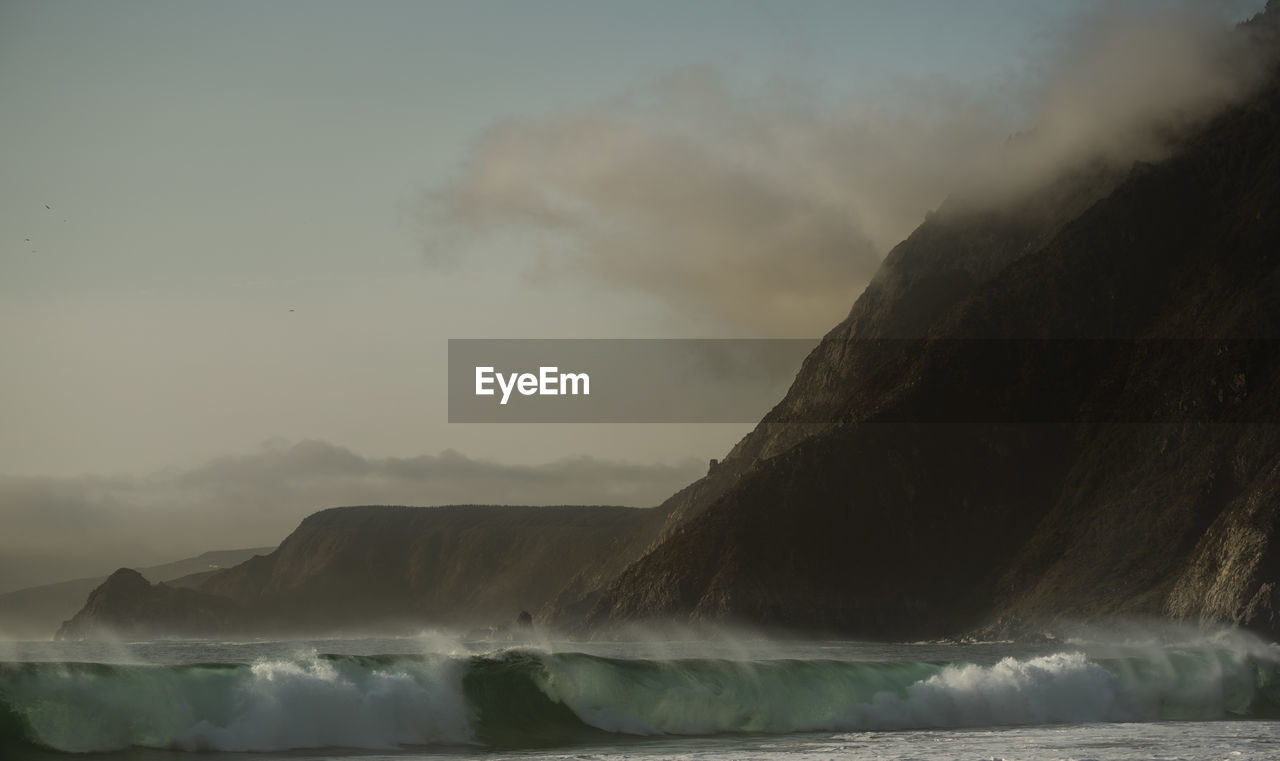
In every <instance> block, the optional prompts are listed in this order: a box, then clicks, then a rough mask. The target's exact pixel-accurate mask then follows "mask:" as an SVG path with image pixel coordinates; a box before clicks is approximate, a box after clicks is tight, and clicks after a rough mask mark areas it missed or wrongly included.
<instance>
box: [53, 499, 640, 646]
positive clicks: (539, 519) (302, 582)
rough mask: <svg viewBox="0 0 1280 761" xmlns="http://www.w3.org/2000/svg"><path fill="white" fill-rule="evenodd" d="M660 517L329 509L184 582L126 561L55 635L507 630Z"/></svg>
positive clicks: (525, 510) (614, 511) (627, 511)
mask: <svg viewBox="0 0 1280 761" xmlns="http://www.w3.org/2000/svg"><path fill="white" fill-rule="evenodd" d="M656 517H657V514H656V513H654V512H653V511H651V510H644V509H637V508H627V507H495V506H485V505H462V506H449V507H386V506H371V507H341V508H333V509H329V510H323V511H321V512H318V513H315V514H313V515H311V516H308V517H307V518H306V519H305V520H303V521H302V523H301V524H300V525H299V526H298V528H297V529H295V530H294V531H293V533H291V534H290V535H289V536H288V537H287V538H286V539H285V540H284V541H283V542H281V544H280V546H279V547H278V548H276V550H274V551H273V552H271V553H269V554H266V555H259V556H257V557H253V558H251V559H249V560H247V561H245V562H243V563H241V564H239V565H237V566H235V567H233V568H228V569H226V570H222V571H218V572H215V573H213V574H210V575H207V576H205V577H204V578H202V579H200V580H198V582H197V583H195V584H194V585H193V587H192V588H191V589H174V588H171V587H169V586H168V585H164V584H157V585H150V584H148V583H147V581H146V579H145V578H143V577H142V576H141V575H140V574H137V573H136V572H134V571H129V570H128V569H121V570H120V571H117V572H116V574H115V575H113V576H112V578H111V579H109V580H108V582H107V583H105V584H103V585H102V586H101V587H99V588H98V589H97V590H95V591H94V593H93V596H92V597H90V600H89V603H88V605H86V606H85V608H84V609H83V610H82V611H81V612H80V613H79V614H77V616H76V617H75V618H74V619H72V620H71V621H68V622H67V624H66V625H64V626H63V628H62V629H61V630H60V631H59V635H58V636H59V637H67V638H81V637H94V636H100V635H103V634H124V635H127V636H143V635H147V636H152V635H172V634H177V635H189V634H196V633H209V634H212V633H216V634H225V633H241V634H247V633H256V634H260V633H295V632H336V631H362V630H370V629H377V630H379V631H386V630H389V629H395V630H401V629H405V630H408V629H414V628H420V627H422V626H427V625H454V626H495V625H504V624H509V623H511V622H512V621H514V620H515V619H516V617H517V615H518V614H520V613H521V612H528V611H538V610H540V609H541V608H542V607H543V606H545V605H546V604H547V603H548V602H549V601H550V600H551V599H552V598H553V597H554V596H555V594H556V593H557V592H558V591H559V590H560V589H561V588H563V587H564V586H565V585H566V584H567V583H569V580H570V579H572V578H574V577H575V576H576V575H579V574H580V573H582V572H583V570H584V569H588V568H593V567H608V565H609V564H610V563H611V562H613V559H614V556H615V555H616V554H617V544H618V542H619V541H620V540H621V538H622V537H624V536H627V535H630V534H633V533H637V532H643V531H644V530H645V527H646V526H649V525H656V524H655V521H654V519H655V518H656Z"/></svg>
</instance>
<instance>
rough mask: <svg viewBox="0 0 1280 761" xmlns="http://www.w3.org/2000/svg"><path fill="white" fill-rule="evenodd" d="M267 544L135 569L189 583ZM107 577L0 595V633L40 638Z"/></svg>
mask: <svg viewBox="0 0 1280 761" xmlns="http://www.w3.org/2000/svg"><path fill="white" fill-rule="evenodd" d="M270 551H271V548H270V547H255V548H252V549H246V550H214V551H212V552H205V553H202V554H200V555H197V556H196V557H193V558H185V559H183V560H177V561H174V562H172V563H165V564H163V565H157V566H150V567H148V568H142V569H139V570H140V571H141V572H142V573H143V574H144V575H145V576H147V577H148V578H152V579H156V580H157V581H163V582H167V583H169V584H170V585H174V586H191V585H192V584H194V583H197V582H198V581H199V580H200V577H201V576H202V575H204V574H207V573H210V572H212V571H216V570H218V569H221V568H230V567H231V566H234V565H238V564H239V563H241V562H243V561H245V560H248V559H249V558H251V557H253V556H254V555H263V554H266V553H268V552H270ZM106 580H107V577H105V576H99V577H96V578H87V579H72V580H70V581H62V582H58V583H56V584H42V585H40V586H37V587H29V588H27V589H19V590H17V591H14V592H9V593H6V594H3V595H0V634H3V635H4V636H6V637H11V638H17V639H44V638H47V637H49V636H50V635H51V634H53V632H54V631H55V630H56V629H57V628H58V625H59V624H61V623H62V622H63V621H65V620H67V619H69V618H71V617H72V615H74V614H75V613H76V611H78V610H79V609H80V608H81V607H82V606H83V605H84V604H85V599H86V598H87V597H88V596H89V593H90V592H92V591H93V590H94V589H95V588H97V587H98V586H99V585H101V584H102V583H103V582H104V581H106Z"/></svg>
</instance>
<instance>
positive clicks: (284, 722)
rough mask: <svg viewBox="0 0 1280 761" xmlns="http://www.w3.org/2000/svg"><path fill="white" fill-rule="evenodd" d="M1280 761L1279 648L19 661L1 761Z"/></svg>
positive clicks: (1104, 640)
mask: <svg viewBox="0 0 1280 761" xmlns="http://www.w3.org/2000/svg"><path fill="white" fill-rule="evenodd" d="M68 758H76V759H86V760H88V759H102V760H103V761H107V760H110V761H121V760H123V759H131V760H137V761H175V760H176V759H183V760H184V761H215V760H220V759H227V761H256V760H267V759H271V760H273V761H300V760H302V759H326V760H332V759H359V760H360V761H375V760H377V759H394V760H395V761H405V760H407V759H432V760H433V761H442V760H444V759H468V760H469V761H486V760H488V759H508V758H510V759H516V758H519V759H667V758H672V759H705V760H707V761H725V760H728V759H764V758H783V759H903V760H905V759H913V760H918V761H929V760H932V759H1024V760H1025V761H1040V760H1042V759H1077V760H1083V759H1116V760H1119V759H1197V760H1199V759H1204V760H1205V761H1208V760H1210V759H1212V760H1213V761H1224V760H1230V761H1250V760H1259V761H1260V760H1261V759H1280V647H1277V646H1276V645H1274V644H1271V643H1267V642H1264V641H1262V640H1260V639H1257V638H1256V637H1254V636H1252V635H1249V634H1247V633H1244V632H1240V631H1235V630H1224V631H1218V632H1213V633H1202V632H1185V631H1181V630H1175V631H1160V632H1158V633H1155V634H1152V633H1150V632H1146V631H1140V630H1125V631H1121V632H1108V633H1101V634H1096V633H1095V634H1091V635H1088V636H1083V637H1080V638H1070V639H1063V640H1044V641H1039V642H1036V643H1030V644H1028V643H1022V644H1020V643H1015V642H969V643H927V642H921V643H904V644H876V643H865V642H848V641H821V640H794V639H777V638H769V637H763V636H755V635H752V634H750V633H743V632H734V633H732V634H729V633H719V634H713V635H710V636H708V635H706V633H700V634H699V635H698V636H696V637H694V636H688V637H683V636H672V635H670V634H663V635H661V636H657V635H653V634H647V633H644V632H633V633H631V634H629V635H628V636H626V637H625V638H621V639H611V640H608V641H585V642H584V641H572V640H560V639H542V638H530V641H527V642H514V641H510V640H508V639H499V640H494V639H469V638H467V637H465V636H462V637H459V636H454V635H451V634H448V633H443V632H437V631H430V632H422V633H420V634H417V635H414V636H402V637H390V638H388V637H356V638H343V639H316V640H285V641H279V640H251V641H248V640H247V641H213V640H162V641H148V642H6V643H0V759H6V760H8V759H12V760H14V761H21V760H23V759H50V760H51V759H68Z"/></svg>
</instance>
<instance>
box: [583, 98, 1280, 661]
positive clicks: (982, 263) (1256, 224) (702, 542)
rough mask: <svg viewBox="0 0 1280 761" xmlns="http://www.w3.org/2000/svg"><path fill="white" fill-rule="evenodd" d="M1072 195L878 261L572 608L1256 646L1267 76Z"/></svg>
mask: <svg viewBox="0 0 1280 761" xmlns="http://www.w3.org/2000/svg"><path fill="white" fill-rule="evenodd" d="M1066 182H1067V184H1066V185H1061V184H1060V185H1057V186H1055V187H1054V188H1051V190H1050V192H1049V193H1048V195H1045V196H1042V197H1040V198H1030V199H1027V201H1025V202H1024V204H1023V205H1021V206H1015V207H1012V208H1006V210H1005V211H1004V212H1000V213H997V212H990V213H987V214H986V215H982V214H975V213H974V212H972V210H964V209H953V210H948V209H944V210H943V212H940V213H939V214H936V215H934V216H933V217H931V218H930V219H929V220H927V221H926V222H925V224H924V225H922V226H921V228H920V229H919V230H917V231H916V233H915V234H913V235H912V236H911V237H910V238H909V239H908V240H907V241H905V242H904V243H903V244H902V245H900V246H899V247H898V248H897V249H895V251H894V252H893V254H892V255H891V256H890V257H889V259H888V260H887V261H886V263H885V271H884V272H883V273H882V276H881V277H880V278H878V279H877V283H875V284H873V286H872V287H871V288H869V289H868V290H867V292H866V293H865V294H864V295H863V296H862V298H860V299H859V300H858V303H857V304H856V305H855V307H854V309H853V312H852V313H851V314H850V317H849V318H848V319H847V320H846V321H845V322H844V323H842V324H841V325H840V326H839V327H837V328H836V330H834V331H833V332H832V333H831V334H829V335H828V336H827V337H826V339H825V340H824V341H823V343H822V344H821V345H820V346H819V347H818V348H817V349H816V350H815V351H814V353H813V354H812V355H811V356H810V357H809V358H808V360H806V362H805V364H804V367H803V368H802V370H801V373H800V375H799V377H798V378H797V380H796V383H795V385H794V386H793V388H792V390H791V392H790V393H789V394H788V396H787V398H786V399H785V400H784V401H783V402H782V403H781V404H780V405H779V406H778V407H777V408H776V409H775V410H774V411H773V412H772V413H770V416H769V417H767V418H766V419H765V421H764V423H762V425H761V427H760V428H758V429H757V430H756V431H755V432H754V433H753V434H752V435H750V436H748V437H747V438H746V439H744V441H743V442H742V443H741V444H740V445H739V446H738V448H737V449H735V451H734V454H733V455H732V456H731V457H730V458H729V460H728V462H729V463H731V465H730V468H729V469H728V472H726V473H725V474H723V475H722V478H723V479H724V481H723V482H722V483H720V484H719V485H718V487H717V489H716V490H714V492H715V493H714V494H713V495H712V496H711V498H710V499H706V500H703V501H698V500H689V501H687V502H686V503H685V504H682V505H679V506H677V508H676V509H675V510H673V511H672V514H671V516H670V517H669V519H668V523H667V526H666V529H665V534H664V540H663V541H661V542H660V543H658V544H657V545H655V546H654V547H652V548H651V549H650V551H649V552H648V553H647V554H646V555H645V556H644V557H643V558H642V559H641V560H639V561H637V562H636V563H634V564H633V565H631V566H630V567H629V568H628V569H627V570H626V571H625V572H623V573H622V574H621V575H620V576H619V578H618V579H617V581H615V582H614V583H613V584H612V585H611V586H610V588H609V589H608V590H606V591H605V592H604V593H603V594H602V595H601V596H600V598H599V601H598V603H597V605H596V606H595V608H594V610H593V613H592V615H591V617H590V620H591V622H592V623H593V624H595V625H605V624H608V623H610V622H617V621H626V620H634V619H646V618H653V617H664V618H665V617H676V618H681V619H685V618H688V619H694V620H743V621H749V622H755V623H769V624H780V625H788V626H801V627H819V628H831V629H836V630H839V631H841V632H844V633H851V634H856V635H860V636H877V637H917V636H936V635H947V634H956V633H960V632H963V631H966V630H968V629H971V628H973V627H976V626H980V625H983V624H987V623H988V622H989V621H991V620H993V619H994V620H995V621H997V623H996V624H994V625H989V626H988V631H1001V632H1019V631H1025V630H1026V629H1027V628H1028V627H1039V626H1042V625H1045V624H1047V623H1048V624H1051V623H1053V622H1054V621H1061V620H1063V619H1095V618H1099V617H1105V616H1112V615H1161V616H1172V617H1176V618H1184V619H1193V620H1215V621H1230V622H1235V623H1240V624H1244V625H1248V626H1254V627H1256V628H1260V629H1263V630H1266V631H1268V632H1270V633H1273V634H1274V633H1277V630H1276V628H1275V627H1276V622H1277V614H1276V610H1277V605H1278V604H1280V597H1278V596H1277V590H1276V586H1277V582H1280V576H1277V565H1278V562H1277V559H1276V558H1277V555H1276V551H1275V550H1274V549H1273V545H1274V541H1273V537H1275V534H1276V529H1277V523H1276V508H1275V505H1276V504H1277V503H1278V502H1280V490H1277V485H1278V483H1277V468H1278V467H1280V436H1278V435H1277V426H1276V424H1277V422H1278V420H1277V418H1278V414H1277V404H1278V402H1280V385H1278V382H1277V377H1278V374H1280V362H1278V361H1277V355H1278V352H1277V346H1278V344H1277V343H1276V341H1275V340H1274V339H1277V338H1280V270H1278V269H1277V267H1278V265H1280V86H1278V85H1277V84H1276V83H1275V81H1274V80H1273V82H1272V84H1271V85H1270V86H1269V87H1266V88H1264V89H1263V90H1262V91H1261V92H1259V93H1258V94H1257V95H1256V96H1255V97H1253V98H1252V99H1251V100H1249V102H1247V103H1245V104H1243V105H1240V106H1238V107H1235V108H1232V109H1230V110H1229V111H1228V112H1226V113H1223V114H1220V115H1219V116H1218V117H1217V118H1216V119H1215V120H1214V121H1213V122H1212V123H1211V124H1209V125H1207V126H1206V127H1205V128H1203V130H1202V131H1201V132H1199V133H1198V134H1196V135H1194V136H1191V137H1188V138H1187V139H1186V141H1185V143H1184V144H1183V145H1182V146H1181V147H1180V148H1179V150H1178V151H1177V152H1176V153H1175V154H1174V155H1173V156H1171V157H1169V158H1168V159H1166V160H1164V161H1162V162H1160V163H1158V164H1155V165H1150V164H1138V165H1135V166H1133V167H1131V168H1128V169H1127V170H1125V171H1123V172H1121V173H1120V174H1119V175H1114V174H1111V173H1109V172H1107V171H1100V172H1097V173H1084V174H1081V175H1079V176H1078V177H1077V178H1074V179H1073V178H1068V180H1067V181H1066ZM1037 210H1039V213H1036V212H1037ZM886 339H913V340H886ZM1241 339H1244V340H1241Z"/></svg>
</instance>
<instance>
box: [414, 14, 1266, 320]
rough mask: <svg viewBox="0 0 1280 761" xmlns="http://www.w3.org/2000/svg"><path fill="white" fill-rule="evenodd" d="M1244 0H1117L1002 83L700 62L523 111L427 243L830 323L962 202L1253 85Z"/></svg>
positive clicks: (434, 205) (675, 299)
mask: <svg viewBox="0 0 1280 761" xmlns="http://www.w3.org/2000/svg"><path fill="white" fill-rule="evenodd" d="M1226 11H1227V7H1226V5H1225V4H1220V3H1209V4H1206V3H1194V4H1193V3H1164V4H1158V5H1154V6H1153V5H1151V4H1143V5H1139V4H1137V3H1111V4H1104V5H1102V6H1100V8H1099V9H1098V10H1097V11H1096V12H1094V13H1091V14H1089V15H1086V16H1085V17H1083V18H1082V19H1080V20H1079V21H1078V23H1077V24H1076V25H1075V26H1074V27H1072V28H1071V29H1069V30H1067V31H1066V32H1065V33H1064V34H1063V35H1062V37H1061V39H1059V40H1057V41H1050V44H1047V45H1041V49H1043V50H1045V51H1047V52H1046V53H1045V55H1044V56H1043V57H1041V58H1040V59H1037V60H1035V61H1030V62H1029V65H1028V67H1027V69H1026V73H1024V74H1022V75H1019V76H1017V77H1014V78H1013V79H1012V80H1011V81H1009V82H1007V83H1005V85H1004V86H1002V87H999V88H993V89H992V90H980V89H976V88H974V87H971V86H965V85H961V84H957V83H954V82H950V81H948V80H946V79H944V78H942V77H938V78H934V79H930V80H928V81H901V82H898V83H896V85H895V86H894V88H893V90H892V91H889V92H885V93H884V94H883V97H880V98H876V99H870V100H862V101H859V102H835V101H832V100H831V99H829V98H824V97H823V96H822V95H821V94H820V93H819V92H818V91H816V90H807V89H806V88H804V87H803V86H797V85H795V84H794V83H793V84H792V85H790V86H788V87H786V88H777V89H773V90H767V91H763V92H744V91H741V90H740V89H735V88H734V87H732V86H731V85H730V84H729V83H728V82H727V80H726V78H725V77H724V76H722V75H721V73H720V72H718V71H716V70H715V69H713V68H710V67H704V66H694V67H689V68H684V69H681V70H679V71H676V72H674V73H672V74H670V75H669V76H666V77H664V78H662V79H661V80H659V81H657V82H656V83H654V84H652V85H651V86H648V87H645V88H641V89H640V90H638V91H636V92H632V93H628V94H626V95H625V96H622V97H619V98H616V99H614V100H612V101H609V102H607V103H601V104H599V105H598V106H597V107H595V108H592V109H585V110H581V111H576V112H568V113H555V114H551V115H547V116H544V117H541V118H522V119H512V120H509V121H505V122H503V123H500V124H496V125H494V126H493V127H492V128H491V129H489V130H488V131H487V132H486V133H485V134H483V135H482V136H481V137H480V138H479V139H478V140H477V142H476V143H475V146H474V149H473V151H472V153H471V155H470V156H469V158H468V160H467V162H466V164H465V167H464V169H463V171H462V172H461V173H460V175H459V176H458V177H457V178H456V179H455V181H453V182H452V183H451V184H449V185H447V186H446V187H443V188H439V189H437V190H436V191H435V192H433V193H431V194H430V195H429V199H428V203H427V204H426V208H425V212H424V216H423V223H424V224H423V229H424V240H425V243H426V247H427V251H428V255H429V257H430V258H431V259H433V260H434V261H436V262H440V263H449V264H456V263H457V261H456V260H457V258H458V257H460V256H465V255H467V253H466V252H468V251H472V252H475V251H479V250H482V247H477V246H475V245H472V244H475V243H477V242H478V241H479V240H481V239H488V238H491V237H493V236H497V238H499V239H502V240H503V241H504V242H506V243H507V244H508V246H507V248H509V249H515V250H518V251H521V252H523V253H524V254H525V255H526V256H527V259H526V260H525V262H524V265H523V266H525V268H526V271H527V272H528V274H529V275H530V277H531V279H533V280H534V281H536V280H538V279H539V278H557V279H559V278H565V277H580V278H584V279H586V280H589V281H593V282H595V283H598V284H603V285H606V286H609V287H613V288H620V289H630V290H636V291H641V292H644V293H647V294H650V295H652V296H654V297H656V298H658V299H659V300H661V301H662V302H664V303H666V304H667V305H668V306H669V307H670V308H672V309H673V310H675V311H676V312H677V313H679V314H682V315H685V316H688V317H690V318H693V319H700V320H708V321H710V322H711V323H712V324H719V325H723V326H726V327H728V328H730V329H731V330H735V331H738V332H744V333H746V334H751V335H759V336H811V335H820V334H822V333H823V332H825V331H826V330H827V329H829V328H830V327H831V325H833V324H834V323H835V322H837V321H838V320H839V319H840V318H841V317H843V316H844V314H845V313H846V312H847V310H848V308H849V306H850V305H851V303H852V302H853V300H854V298H855V297H856V296H857V294H858V293H859V292H860V291H861V289H862V288H863V287H864V286H865V284H866V283H867V282H868V281H869V280H870V278H871V276H872V275H873V273H874V272H875V270H876V268H877V267H878V266H879V262H880V261H881V259H882V258H883V256H884V255H885V254H886V253H887V252H888V250H889V249H890V248H891V247H892V246H893V245H895V244H896V243H897V242H898V241H900V240H902V239H903V238H904V237H905V236H906V235H907V234H908V233H909V232H910V231H911V230H912V229H913V228H914V227H915V226H916V225H917V224H919V222H920V221H921V220H922V219H923V217H924V214H925V213H926V212H927V211H929V210H930V209H933V208H935V207H937V206H938V205H939V204H940V203H941V202H942V201H943V199H944V198H946V197H947V196H948V195H956V196H960V197H962V198H966V199H970V200H973V201H975V202H978V203H1000V202H1002V201H1003V200H1004V199H1007V198H1009V197H1010V196H1012V195H1016V194H1018V193H1021V192H1023V191H1025V190H1026V189H1028V188H1029V187H1031V186H1034V185H1037V184H1039V183H1043V182H1046V181H1050V180H1052V179H1053V177H1054V176H1055V175H1056V174H1057V173H1059V172H1061V171H1063V170H1064V169H1066V168H1069V167H1071V166H1074V165H1076V164H1077V163H1079V162H1082V161H1092V160H1104V161H1110V162H1116V163H1120V164H1124V163H1126V162H1131V161H1134V160H1147V161H1151V160H1155V159H1158V158H1159V157H1160V156H1162V155H1164V153H1165V152H1166V151H1168V150H1169V148H1170V146H1171V145H1172V143H1173V141H1174V140H1175V139H1176V137H1177V136H1178V135H1180V134H1182V133H1183V132H1184V131H1185V130H1186V129H1187V127H1189V126H1191V125H1194V124H1196V123H1198V122H1200V121H1202V120H1203V119H1205V118H1206V117H1207V116H1209V115H1211V114H1212V113H1214V112H1215V111H1216V110H1218V109H1220V108H1221V107H1223V106H1224V105H1226V104H1229V103H1232V102H1234V101H1236V100H1238V99H1239V98H1241V97H1242V96H1243V95H1244V94H1246V93H1247V92H1248V91H1249V90H1250V88H1251V87H1253V86H1254V84H1255V83H1256V81H1257V78H1258V74H1259V67H1258V66H1257V65H1256V63H1255V60H1254V58H1253V57H1252V56H1251V55H1250V51H1249V50H1248V48H1249V45H1248V44H1247V40H1246V39H1245V35H1242V34H1234V33H1233V32H1232V29H1231V26H1230V24H1229V23H1228V21H1227V17H1228V14H1227V12H1226ZM1028 42H1029V43H1030V42H1031V41H1028ZM503 236H510V237H509V238H506V237H503ZM459 252H462V253H459Z"/></svg>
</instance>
